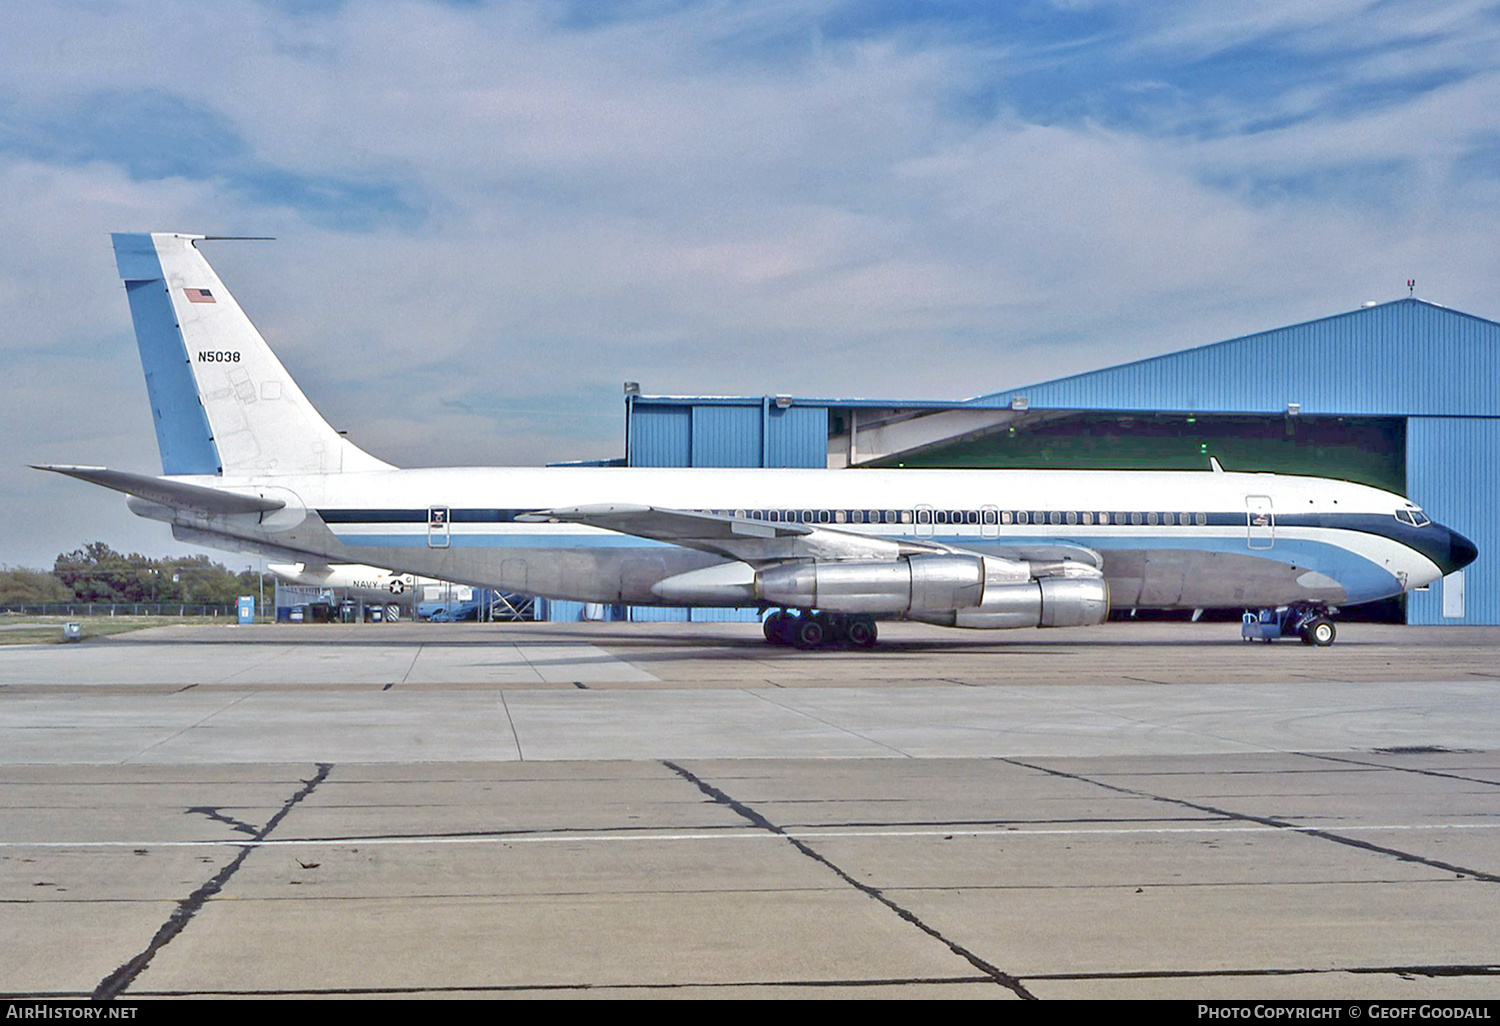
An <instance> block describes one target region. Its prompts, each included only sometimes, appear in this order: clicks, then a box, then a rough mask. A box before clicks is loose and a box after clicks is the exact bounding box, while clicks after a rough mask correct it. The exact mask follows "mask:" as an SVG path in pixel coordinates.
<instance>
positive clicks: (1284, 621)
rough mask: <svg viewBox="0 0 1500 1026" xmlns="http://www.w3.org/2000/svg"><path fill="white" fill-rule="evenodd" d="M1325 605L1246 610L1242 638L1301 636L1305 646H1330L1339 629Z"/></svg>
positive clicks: (1265, 638)
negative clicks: (1256, 610)
mask: <svg viewBox="0 0 1500 1026" xmlns="http://www.w3.org/2000/svg"><path fill="white" fill-rule="evenodd" d="M1328 613H1329V610H1328V609H1327V608H1325V607H1323V606H1287V607H1285V608H1282V609H1262V610H1260V611H1258V612H1253V613H1246V614H1245V616H1244V620H1243V623H1242V624H1241V626H1240V637H1242V638H1244V639H1245V640H1246V641H1266V642H1271V641H1275V640H1276V639H1277V638H1292V637H1295V638H1301V639H1302V644H1304V645H1315V646H1317V647H1318V648H1327V647H1328V646H1329V645H1332V644H1333V640H1334V639H1335V638H1337V637H1338V634H1339V632H1338V628H1336V627H1335V626H1334V625H1333V621H1332V620H1330V619H1329V618H1328Z"/></svg>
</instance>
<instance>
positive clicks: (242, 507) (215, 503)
mask: <svg viewBox="0 0 1500 1026" xmlns="http://www.w3.org/2000/svg"><path fill="white" fill-rule="evenodd" d="M31 469H32V470H50V471H51V472H52V473H54V474H64V475H66V476H68V477H76V478H78V480H80V481H87V482H88V483H89V484H96V485H100V486H102V487H104V488H112V489H114V490H115V491H117V492H124V493H125V494H126V495H134V496H136V497H137V498H141V499H145V500H146V501H147V502H154V503H157V504H159V505H162V506H170V507H171V508H173V509H185V510H191V511H193V512H195V513H217V514H230V513H269V512H271V511H272V510H277V509H282V508H284V507H285V506H286V503H285V502H283V501H282V500H280V499H263V498H261V497H260V496H258V495H241V494H239V493H238V492H226V491H223V490H222V489H219V488H205V487H204V486H203V485H195V484H186V483H184V482H182V481H172V480H169V479H167V478H161V477H152V476H150V475H149V474H129V473H126V472H125V471H123V470H109V469H108V468H105V467H68V466H36V465H33V466H32V468H31Z"/></svg>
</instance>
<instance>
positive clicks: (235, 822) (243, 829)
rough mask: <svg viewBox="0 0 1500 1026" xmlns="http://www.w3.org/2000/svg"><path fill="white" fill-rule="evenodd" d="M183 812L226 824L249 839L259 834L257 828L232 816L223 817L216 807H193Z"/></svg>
mask: <svg viewBox="0 0 1500 1026" xmlns="http://www.w3.org/2000/svg"><path fill="white" fill-rule="evenodd" d="M183 812H184V813H194V812H196V813H198V814H200V815H203V816H207V817H208V818H209V819H211V820H213V821H214V822H216V823H226V824H228V825H229V826H230V827H232V828H234V829H235V830H238V831H239V832H240V833H242V834H249V835H250V836H251V837H254V836H255V835H256V834H257V833H259V832H260V828H259V827H257V826H254V825H252V824H250V823H246V822H245V821H244V820H242V819H235V818H234V817H233V816H226V815H224V814H223V813H222V812H220V811H219V809H218V806H216V805H194V806H193V807H191V808H188V809H184V810H183Z"/></svg>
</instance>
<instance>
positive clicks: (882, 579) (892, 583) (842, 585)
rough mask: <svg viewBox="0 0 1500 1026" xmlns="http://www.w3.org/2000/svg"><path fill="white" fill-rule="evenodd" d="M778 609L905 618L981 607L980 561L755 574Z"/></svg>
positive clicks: (909, 561)
mask: <svg viewBox="0 0 1500 1026" xmlns="http://www.w3.org/2000/svg"><path fill="white" fill-rule="evenodd" d="M755 590H756V592H757V593H758V594H759V595H760V597H761V598H762V599H763V600H764V601H766V602H769V603H771V604H773V605H778V606H793V607H796V608H799V609H824V610H827V611H828V612H830V613H905V612H909V611H912V610H931V611H933V612H936V611H939V610H944V609H959V608H964V607H967V606H977V605H979V603H980V602H981V601H982V600H983V598H984V562H983V560H981V559H980V557H978V556H908V557H907V558H905V559H897V560H892V561H891V562H880V563H876V562H867V561H863V560H860V561H852V562H846V563H795V564H791V565H787V566H778V567H772V568H771V569H769V570H762V571H761V572H760V573H758V574H756V575H755Z"/></svg>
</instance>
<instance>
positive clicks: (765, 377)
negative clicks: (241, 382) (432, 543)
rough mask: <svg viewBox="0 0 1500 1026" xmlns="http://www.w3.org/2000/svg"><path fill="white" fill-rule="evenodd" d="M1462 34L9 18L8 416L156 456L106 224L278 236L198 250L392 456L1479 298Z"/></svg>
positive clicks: (1341, 17)
mask: <svg viewBox="0 0 1500 1026" xmlns="http://www.w3.org/2000/svg"><path fill="white" fill-rule="evenodd" d="M1497 34H1500V33H1497V26H1496V19H1495V17H1494V16H1493V14H1492V13H1490V11H1489V9H1488V8H1486V7H1483V6H1480V5H1471V4H1466V3H1454V4H1442V5H1424V7H1423V8H1422V9H1421V10H1418V11H1412V10H1405V9H1402V8H1401V7H1400V5H1389V4H1379V3H1348V4H1343V5H1339V6H1336V7H1329V6H1326V5H1324V6H1317V5H1314V6H1308V5H1305V4H1290V3H1288V4H1265V3H1250V2H1246V3H1243V4H1232V5H1229V6H1225V5H1223V4H1219V3H1214V4H1199V3H1182V4H1176V5H1170V6H1161V5H1152V6H1148V7H1141V6H1140V5H1133V4H1130V5H1127V4H1113V3H1098V4H1059V5H1055V6H1052V7H1049V6H1046V5H1000V4H985V3H975V4H959V5H932V6H930V7H928V6H925V5H910V4H871V3H843V2H835V0H806V2H798V0H785V2H764V3H755V4H744V3H727V2H714V0H704V2H691V0H686V2H680V3H678V2H640V3H622V4H611V5H598V4H590V3H560V2H559V3H499V2H497V3H474V4H465V3H451V4H446V3H425V2H417V0H372V2H368V3H360V4H339V3H328V4H321V5H312V6H308V5H301V4H284V3H256V2H250V0H229V2H226V3H223V4H218V5H215V6H214V8H213V11H212V15H211V17H205V15H204V9H203V8H202V6H201V5H198V4H191V3H186V2H185V0H153V2H149V3H148V2H146V0H122V2H119V3H113V4H109V5H98V4H93V3H82V2H79V3H73V4H63V5H51V6H47V7H42V6H38V5H21V6H20V7H19V8H17V9H16V10H15V11H12V12H9V21H8V25H7V33H6V35H5V37H4V39H0V96H4V97H6V100H5V101H4V105H3V106H0V192H3V194H4V195H5V196H6V197H7V202H6V203H5V204H4V205H3V206H0V237H3V238H4V239H5V240H6V241H7V245H6V246H4V247H0V324H3V325H4V327H3V328H0V359H4V360H6V362H7V366H8V368H10V369H12V370H13V371H19V370H21V369H24V371H25V377H24V379H23V378H22V376H21V375H20V374H19V373H14V372H13V373H11V374H9V375H8V376H7V377H8V378H9V380H8V381H7V382H5V383H4V384H0V387H3V388H5V389H6V393H5V397H4V398H5V402H4V403H0V430H3V431H4V432H5V437H7V438H8V439H12V440H13V445H12V447H11V448H12V450H13V451H15V452H16V453H17V454H18V457H19V458H18V459H17V460H15V461H13V462H14V463H16V464H19V463H20V462H22V461H25V462H34V461H37V460H40V459H49V460H50V459H56V460H59V461H64V462H66V461H82V462H96V461H97V462H110V463H112V464H114V465H120V466H122V467H124V468H126V469H146V470H151V469H154V467H155V465H156V455H155V445H154V438H153V436H152V434H151V427H150V422H149V417H148V415H147V412H146V409H145V401H144V388H143V386H142V384H141V382H140V371H139V368H138V364H137V363H136V358H135V353H134V349H133V345H132V339H131V336H130V329H129V321H128V313H127V310H126V306H125V303H124V300H123V297H122V295H121V290H120V286H119V284H118V281H117V278H116V275H115V272H114V267H113V261H112V258H111V255H110V252H109V249H108V243H107V237H106V236H107V233H108V232H109V231H112V230H148V229H154V230H181V231H199V232H208V233H212V234H232V235H274V236H276V237H277V239H278V241H277V242H274V243H255V244H238V243H236V244H228V243H225V244H213V245H211V246H206V247H205V252H206V253H207V254H208V256H209V259H210V260H212V261H213V263H214V265H215V267H216V268H217V269H218V271H219V272H220V274H221V276H222V277H223V278H224V280H225V282H226V283H227V285H228V286H229V288H230V289H231V290H232V291H233V292H234V294H235V296H236V297H237V298H238V299H239V300H240V302H241V303H242V304H243V305H244V306H245V308H246V310H247V311H248V312H249V313H250V315H251V316H252V318H253V319H254V320H255V321H256V323H257V324H258V325H259V326H260V328H261V329H262V331H263V332H264V333H265V334H266V336H267V337H268V339H270V340H271V342H272V344H273V346H274V347H275V348H276V349H277V352H278V354H279V355H280V356H281V357H282V359H283V361H284V362H285V363H286V364H287V365H288V367H289V368H290V369H291V371H292V372H293V374H294V375H295V376H296V377H297V379H298V380H299V382H300V383H301V385H302V386H303V389H304V391H306V393H307V394H308V395H309V397H310V398H311V399H312V400H313V402H314V403H315V404H317V405H318V406H319V408H320V409H321V410H322V411H323V412H324V413H325V414H326V415H327V417H328V419H329V420H330V421H331V422H333V423H335V424H336V425H337V426H338V427H340V428H344V429H348V430H349V431H350V432H351V437H353V438H355V439H356V440H358V441H359V442H360V444H362V445H364V446H366V447H367V448H370V449H371V450H372V451H374V452H376V453H377V454H379V455H381V456H383V457H385V458H388V459H392V460H394V461H396V462H398V463H409V464H426V465H432V464H442V463H485V462H519V463H540V462H545V461H550V460H561V459H568V458H597V457H603V456H609V455H615V454H618V453H619V451H620V449H621V444H620V432H621V422H620V420H621V400H620V382H622V381H625V380H632V381H640V382H642V384H643V386H644V387H645V388H646V390H647V391H650V392H695V393H721V394H722V393H743V394H761V393H768V392H788V393H796V394H803V395H810V394H811V395H830V396H837V395H850V394H859V395H873V396H909V397H921V398H932V397H953V398H957V397H963V396H968V395H973V394H976V393H983V392H990V391H994V390H997V389H1001V388H1004V387H1007V386H1010V385H1018V384H1024V383H1028V382H1031V381H1035V380H1041V379H1045V378H1050V377H1053V376H1056V375H1059V374H1063V373H1068V372H1073V371H1078V370H1084V369H1088V368H1090V367H1098V366H1103V365H1107V364H1110V363H1113V362H1116V361H1119V360H1125V359H1131V358H1135V357H1139V356H1143V355H1150V354H1152V353H1158V352H1164V351H1168V350H1171V349H1174V348H1179V347H1183V346H1187V345H1193V344H1198V343H1202V342H1207V341H1212V340H1215V339H1219V338H1223V337H1228V336H1231V335H1235V334H1239V333H1243V332H1249V331H1255V330H1261V329H1265V328H1269V327H1274V326H1276V325H1279V324H1284V323H1289V322H1293V321H1297V320H1302V319H1306V318H1311V317H1317V316H1322V315H1326V314H1329V313H1333V312H1337V311H1338V310H1341V309H1348V308H1351V307H1353V306H1355V305H1357V304H1358V303H1359V302H1360V301H1361V300H1365V299H1384V298H1390V297H1391V296H1392V295H1394V294H1395V293H1396V292H1397V291H1398V290H1401V291H1404V290H1402V289H1401V284H1402V283H1404V281H1405V280H1406V278H1408V277H1416V278H1418V280H1419V281H1421V282H1423V283H1424V287H1423V290H1424V292H1426V294H1428V295H1430V296H1431V297H1432V298H1436V299H1439V300H1440V301H1443V302H1446V303H1448V304H1449V305H1452V306H1456V307H1459V308H1462V309H1466V310H1470V311H1472V312H1474V313H1478V314H1481V315H1485V314H1488V315H1495V314H1497V313H1500V310H1497V309H1496V308H1494V307H1493V305H1492V300H1491V298H1490V297H1491V296H1492V286H1491V283H1492V282H1493V280H1494V278H1495V276H1496V272H1497V270H1500V266H1497V263H1500V261H1497V258H1496V257H1495V256H1494V255H1493V247H1492V246H1491V245H1490V244H1489V242H1488V240H1487V239H1486V238H1485V231H1484V228H1485V226H1486V225H1487V224H1490V223H1492V222H1493V218H1494V216H1495V214H1496V213H1497V212H1500V209H1497V204H1500V195H1497V189H1496V180H1497V177H1500V167H1497V165H1496V164H1495V161H1494V159H1493V158H1494V154H1495V151H1496V140H1497V139H1500V125H1497V124H1496V119H1497V117H1500V114H1497V113H1496V111H1500V103H1496V102H1495V101H1496V99H1497V95H1496V94H1497V92H1500V84H1497V77H1496V76H1497V74H1500V69H1497V68H1496V66H1495V65H1496V62H1497V60H1500V57H1497V56H1496V55H1497V54H1500V46H1496V45H1495V44H1496V43H1497V42H1500V40H1497V39H1496V35H1497ZM1428 289H1431V291H1430V292H1428V291H1426V290H1428ZM73 487H75V486H73V485H70V484H69V483H67V482H61V481H52V480H50V479H42V478H41V475H37V474H35V473H34V472H22V471H20V470H19V469H18V468H15V467H13V468H11V469H6V468H0V490H3V492H4V493H5V495H6V496H7V497H8V498H6V499H5V500H4V502H5V503H9V505H5V504H0V517H3V519H0V529H3V530H0V536H3V537H4V538H5V539H6V546H9V548H8V549H7V548H6V546H0V560H8V561H11V562H18V561H25V560H26V559H28V558H33V557H35V558H41V557H40V556H39V555H38V554H42V555H45V557H46V560H47V561H50V554H55V551H57V550H60V549H63V548H72V547H75V546H76V545H77V544H80V543H82V542H83V541H86V540H89V539H88V538H84V537H75V536H73V535H72V534H68V536H66V537H58V536H57V535H58V534H59V533H61V532H68V531H76V530H82V529H84V528H83V527H82V526H81V524H82V523H83V522H80V521H76V520H74V519H70V517H74V515H75V514H76V512H77V511H76V509H74V508H73V507H77V506H78V504H79V499H78V495H77V493H76V492H72V491H69V489H70V488H73ZM65 507H66V508H65ZM109 508H110V509H111V510H112V512H111V513H110V515H109V517H107V518H106V519H105V520H103V521H100V523H106V524H113V525H115V528H116V529H118V530H119V531H121V532H126V531H130V532H137V533H136V534H135V535H133V537H136V538H140V537H145V536H146V535H145V534H142V533H141V532H148V533H149V532H155V536H156V537H158V538H162V536H163V535H164V532H161V530H160V529H159V528H158V527H155V526H154V525H146V524H139V523H138V522H135V521H134V520H133V518H129V517H126V516H123V515H119V511H118V509H117V508H116V507H115V506H110V507H109ZM54 514H55V515H54ZM115 537H118V536H110V537H109V538H107V539H106V540H112V539H113V538H115ZM121 544H130V545H134V546H136V547H142V545H143V543H142V542H141V541H139V540H137V541H121ZM117 547H119V545H117ZM174 548H178V547H177V546H175V543H172V542H170V541H169V540H162V541H161V542H160V545H159V549H158V551H160V550H171V549H174ZM28 553H29V554H30V555H28ZM49 553H50V554H49Z"/></svg>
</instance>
